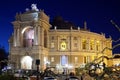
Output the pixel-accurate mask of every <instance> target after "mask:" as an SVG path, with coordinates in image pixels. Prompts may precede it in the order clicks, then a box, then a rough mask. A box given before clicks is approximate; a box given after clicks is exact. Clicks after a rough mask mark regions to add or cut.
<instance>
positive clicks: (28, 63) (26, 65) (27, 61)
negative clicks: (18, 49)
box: [21, 56, 33, 69]
mask: <svg viewBox="0 0 120 80" xmlns="http://www.w3.org/2000/svg"><path fill="white" fill-rule="evenodd" d="M32 60H33V59H32V58H31V57H30V56H24V57H23V58H22V59H21V69H32Z"/></svg>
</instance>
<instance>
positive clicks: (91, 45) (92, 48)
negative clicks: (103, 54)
mask: <svg viewBox="0 0 120 80" xmlns="http://www.w3.org/2000/svg"><path fill="white" fill-rule="evenodd" d="M90 50H94V40H90Z"/></svg>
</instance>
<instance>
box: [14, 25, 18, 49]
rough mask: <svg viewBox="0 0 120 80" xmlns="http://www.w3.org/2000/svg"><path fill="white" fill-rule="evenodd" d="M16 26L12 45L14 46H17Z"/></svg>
mask: <svg viewBox="0 0 120 80" xmlns="http://www.w3.org/2000/svg"><path fill="white" fill-rule="evenodd" d="M16 39H17V28H16V27H15V28H14V46H15V47H16V46H17V40H16Z"/></svg>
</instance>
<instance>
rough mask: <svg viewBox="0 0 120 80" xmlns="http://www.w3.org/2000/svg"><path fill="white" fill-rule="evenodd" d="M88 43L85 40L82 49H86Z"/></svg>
mask: <svg viewBox="0 0 120 80" xmlns="http://www.w3.org/2000/svg"><path fill="white" fill-rule="evenodd" d="M86 47H87V41H86V40H85V39H83V40H82V49H86Z"/></svg>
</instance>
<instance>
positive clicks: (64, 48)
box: [61, 41, 66, 50]
mask: <svg viewBox="0 0 120 80" xmlns="http://www.w3.org/2000/svg"><path fill="white" fill-rule="evenodd" d="M61 50H66V42H65V41H62V43H61Z"/></svg>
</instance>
